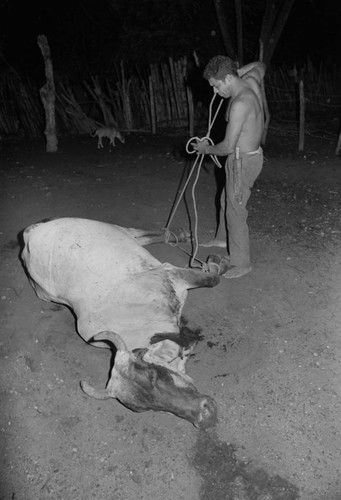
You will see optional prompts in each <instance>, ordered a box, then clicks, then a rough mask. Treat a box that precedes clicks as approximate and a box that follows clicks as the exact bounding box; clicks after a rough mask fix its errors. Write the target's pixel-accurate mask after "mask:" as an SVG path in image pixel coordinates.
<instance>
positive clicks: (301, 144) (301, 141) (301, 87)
mask: <svg viewBox="0 0 341 500" xmlns="http://www.w3.org/2000/svg"><path fill="white" fill-rule="evenodd" d="M299 96H300V129H299V141H298V150H299V151H303V150H304V121H305V103H304V83H303V79H300V81H299Z"/></svg>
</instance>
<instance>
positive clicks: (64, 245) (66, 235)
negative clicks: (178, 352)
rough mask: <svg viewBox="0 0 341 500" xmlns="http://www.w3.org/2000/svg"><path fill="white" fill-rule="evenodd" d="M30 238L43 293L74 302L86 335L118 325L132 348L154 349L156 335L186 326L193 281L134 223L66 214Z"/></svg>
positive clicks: (28, 253) (31, 261) (33, 270)
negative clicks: (156, 252) (163, 258)
mask: <svg viewBox="0 0 341 500" xmlns="http://www.w3.org/2000/svg"><path fill="white" fill-rule="evenodd" d="M132 234H134V233H132ZM24 240H25V243H26V246H25V248H24V250H23V252H22V258H23V260H24V262H25V265H26V267H27V270H28V272H29V275H30V277H31V280H32V284H33V286H34V288H35V289H36V291H37V294H38V296H39V297H40V298H42V299H44V300H47V301H51V300H52V301H55V302H59V303H64V304H67V305H68V306H70V307H71V308H72V309H73V310H74V312H75V314H76V316H77V328H78V332H79V334H80V335H81V336H82V337H83V338H84V339H85V340H86V341H89V340H90V339H91V337H93V335H94V334H95V333H97V332H100V331H103V330H114V331H115V332H116V333H118V334H119V335H121V336H122V338H124V341H125V343H126V345H127V347H128V349H129V350H131V349H136V348H142V347H147V346H148V345H149V340H150V338H151V337H152V336H153V335H154V334H155V333H162V332H168V333H175V332H178V331H179V319H180V315H181V311H182V308H183V305H184V302H185V299H186V296H187V288H188V284H187V283H185V282H184V281H181V280H180V279H179V277H178V276H176V277H175V279H174V270H176V269H177V268H174V266H172V265H171V264H168V263H165V264H161V263H160V261H159V260H158V259H156V258H154V257H153V256H152V255H151V254H150V253H149V252H148V251H147V250H146V249H145V248H143V247H142V246H140V245H139V244H137V240H136V239H135V238H134V237H133V236H131V233H130V230H129V229H126V228H122V227H120V226H116V225H113V224H108V223H103V222H98V221H93V220H86V219H74V218H63V219H56V220H53V221H49V222H48V223H41V224H37V225H33V226H30V227H29V228H28V229H27V230H26V231H25V233H24ZM97 345H104V344H97ZM106 347H107V346H106Z"/></svg>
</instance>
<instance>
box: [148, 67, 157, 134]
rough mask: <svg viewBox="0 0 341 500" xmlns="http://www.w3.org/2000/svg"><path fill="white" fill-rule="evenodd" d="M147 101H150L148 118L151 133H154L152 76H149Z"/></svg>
mask: <svg viewBox="0 0 341 500" xmlns="http://www.w3.org/2000/svg"><path fill="white" fill-rule="evenodd" d="M149 102H150V119H151V123H152V134H154V135H155V134H156V117H155V101H154V91H153V80H152V76H151V75H150V76H149Z"/></svg>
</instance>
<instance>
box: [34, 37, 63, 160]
mask: <svg viewBox="0 0 341 500" xmlns="http://www.w3.org/2000/svg"><path fill="white" fill-rule="evenodd" d="M37 43H38V45H39V48H40V50H41V53H42V55H43V59H44V64H45V77H46V83H45V85H43V86H42V87H41V89H40V90H39V93H40V98H41V100H42V103H43V106H44V110H45V122H46V123H45V131H44V134H45V137H46V152H47V153H55V152H56V151H58V138H57V132H56V109H55V101H56V89H55V86H54V79H53V65H52V59H51V52H50V47H49V44H48V41H47V37H46V36H45V35H39V36H38V38H37Z"/></svg>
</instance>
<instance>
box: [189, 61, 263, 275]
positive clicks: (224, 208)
mask: <svg viewBox="0 0 341 500" xmlns="http://www.w3.org/2000/svg"><path fill="white" fill-rule="evenodd" d="M264 75H265V65H264V64H263V63H261V62H253V63H250V64H247V65H246V66H243V67H242V68H239V69H237V67H236V65H235V63H234V62H233V61H232V60H231V59H230V58H229V57H226V56H216V57H214V58H213V59H211V60H210V61H209V63H208V64H207V66H206V68H205V70H204V78H206V79H207V80H208V82H209V84H210V85H211V87H213V91H214V92H215V93H217V94H219V95H220V96H221V97H224V98H225V99H229V98H231V99H230V103H229V106H228V109H227V112H226V121H227V126H226V133H225V137H224V139H223V140H222V142H220V143H219V144H215V145H210V144H209V142H208V141H207V140H203V141H197V143H196V144H194V145H193V147H194V149H195V150H196V151H197V152H198V154H209V155H217V156H227V160H226V163H225V172H226V184H225V188H224V190H223V193H222V196H221V200H220V205H221V209H220V220H219V222H220V224H219V226H218V229H217V231H216V235H215V238H214V239H213V240H210V241H209V242H207V243H206V244H202V245H201V246H206V247H211V246H217V247H223V248H227V236H228V251H229V254H230V269H229V270H228V271H227V272H226V273H225V274H224V276H225V277H226V278H239V277H241V276H243V275H244V274H246V273H248V272H250V271H251V262H250V243H249V228H248V225H247V216H248V211H247V209H246V204H247V201H248V199H249V197H250V194H251V188H252V186H253V183H254V182H255V180H256V178H257V177H258V175H259V173H260V171H261V170H262V166H263V151H262V148H261V147H260V143H261V138H262V134H263V130H264V110H263V101H262V93H261V87H260V84H261V80H262V78H263V77H264ZM236 156H237V158H238V156H239V158H240V160H239V161H238V160H237V161H236ZM240 165H241V172H240V171H239V177H238V171H237V169H238V168H240ZM237 184H238V186H237ZM239 184H240V185H239ZM226 227H227V231H228V235H226Z"/></svg>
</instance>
